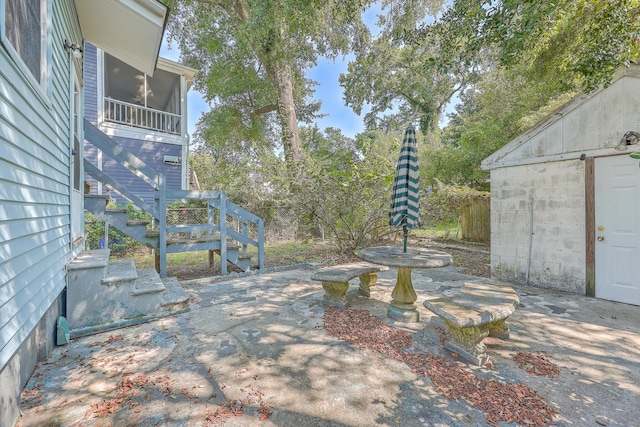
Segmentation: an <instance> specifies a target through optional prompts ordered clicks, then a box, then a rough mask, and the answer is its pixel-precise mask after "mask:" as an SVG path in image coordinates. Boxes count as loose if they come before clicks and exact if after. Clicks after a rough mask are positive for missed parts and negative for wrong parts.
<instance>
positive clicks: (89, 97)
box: [83, 43, 98, 126]
mask: <svg viewBox="0 0 640 427" xmlns="http://www.w3.org/2000/svg"><path fill="white" fill-rule="evenodd" d="M97 70H98V53H97V49H96V47H95V46H94V45H92V44H91V43H85V48H84V73H83V78H84V117H85V118H86V119H87V120H89V121H90V122H91V123H92V124H93V125H94V126H97V125H98V73H97Z"/></svg>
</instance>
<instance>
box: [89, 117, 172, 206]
mask: <svg viewBox="0 0 640 427" xmlns="http://www.w3.org/2000/svg"><path fill="white" fill-rule="evenodd" d="M84 137H85V139H86V140H87V141H88V142H90V143H91V144H92V145H93V146H95V147H96V148H98V149H99V150H101V151H102V152H103V153H104V154H106V155H108V156H109V157H111V158H112V159H113V160H115V161H116V162H118V163H119V164H120V165H122V166H124V167H125V168H127V169H129V171H131V173H133V174H134V175H136V176H137V177H139V178H140V179H142V180H143V181H144V182H146V183H147V184H149V185H150V186H151V187H153V188H154V189H155V190H159V182H160V180H159V175H162V174H159V173H157V172H156V171H155V170H153V169H152V168H151V167H150V166H148V165H147V164H146V163H145V162H143V161H142V160H140V159H139V158H138V157H136V156H135V155H133V154H132V153H130V152H129V151H128V150H127V149H126V148H124V147H123V146H122V145H120V144H118V143H117V142H115V141H114V140H113V139H111V138H109V137H108V136H107V135H105V134H104V133H103V132H102V131H101V130H100V129H98V128H97V127H95V126H94V125H93V124H92V123H91V122H90V121H88V120H87V119H84ZM141 209H142V208H141Z"/></svg>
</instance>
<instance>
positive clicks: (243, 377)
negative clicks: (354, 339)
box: [18, 267, 640, 427]
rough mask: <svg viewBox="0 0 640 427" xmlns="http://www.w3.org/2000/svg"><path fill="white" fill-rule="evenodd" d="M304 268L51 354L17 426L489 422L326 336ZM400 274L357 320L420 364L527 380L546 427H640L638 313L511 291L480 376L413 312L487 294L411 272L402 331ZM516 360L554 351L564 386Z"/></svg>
mask: <svg viewBox="0 0 640 427" xmlns="http://www.w3.org/2000/svg"><path fill="white" fill-rule="evenodd" d="M313 271H314V268H301V269H296V270H287V271H280V272H275V273H268V274H263V275H254V276H247V277H241V278H235V279H233V280H228V281H219V282H215V283H209V284H194V283H191V284H187V285H185V289H186V290H187V291H188V292H189V293H190V295H191V297H192V298H191V311H190V312H188V313H184V314H180V315H177V316H174V317H169V318H165V319H162V320H159V321H156V322H153V323H146V324H142V325H138V326H133V327H129V328H123V329H119V330H113V331H109V332H103V333H101V334H97V335H93V336H89V337H84V338H80V339H77V340H73V341H72V342H71V343H70V344H69V345H66V346H62V347H57V348H56V349H55V351H54V354H53V357H52V358H50V359H49V360H47V361H46V362H44V363H40V364H39V365H38V367H37V369H36V371H35V372H34V374H33V376H32V378H31V380H30V381H29V383H28V385H27V387H26V388H25V392H24V393H23V397H22V399H23V402H22V414H23V416H22V417H21V419H20V420H19V422H18V425H19V426H21V427H27V426H38V427H42V426H156V425H158V426H201V425H218V424H221V423H222V422H223V423H224V424H223V425H225V426H254V425H256V426H265V427H267V426H291V427H294V426H295V427H301V426H302V427H305V426H314V427H315V426H403V427H405V426H486V425H488V424H487V422H486V421H485V417H484V414H483V412H482V411H480V410H479V409H477V408H475V407H472V406H470V405H469V404H467V403H466V402H465V401H464V400H462V399H459V400H457V401H456V400H449V399H447V398H445V397H443V396H441V395H439V394H438V392H437V391H436V389H435V388H434V387H433V386H432V384H431V382H430V380H429V378H428V377H424V376H418V375H416V374H413V373H412V371H411V369H410V368H409V367H408V366H407V365H406V364H404V363H401V362H399V361H396V360H393V359H391V358H390V357H388V356H386V355H383V354H380V353H376V352H374V351H370V350H361V349H359V348H357V347H355V346H352V345H350V344H348V343H346V342H344V341H340V340H338V339H337V338H335V337H333V336H330V335H328V334H327V333H326V332H325V330H324V328H323V315H324V306H323V304H322V297H323V291H322V287H321V285H320V284H319V283H317V282H312V281H311V280H310V277H311V274H312V273H313ZM395 276H396V272H395V270H391V271H389V272H386V273H381V274H380V275H379V280H378V284H377V285H376V286H375V287H374V288H372V292H371V298H365V297H361V296H359V295H358V292H357V284H355V282H352V283H354V284H353V285H352V286H351V287H350V290H349V293H348V297H349V301H350V304H351V307H352V308H358V309H364V310H368V311H369V312H371V313H373V314H375V315H376V316H378V317H379V318H381V319H383V320H384V321H386V322H387V323H389V324H390V325H393V326H395V327H398V328H401V329H403V330H407V331H409V332H411V333H413V342H414V347H415V348H417V349H420V350H421V351H427V352H429V353H432V354H437V355H441V356H443V357H446V358H448V359H449V360H457V361H459V362H460V364H461V365H462V366H464V368H465V370H468V371H470V372H473V373H475V374H477V375H479V376H483V377H486V378H494V379H496V380H498V381H516V382H522V383H525V384H526V385H527V386H529V387H531V388H533V389H535V390H536V391H537V393H538V395H540V396H541V397H542V398H543V399H544V400H545V401H546V402H547V403H548V404H550V405H551V406H552V407H553V409H554V410H555V411H556V412H557V417H556V418H555V419H554V423H555V425H558V426H634V425H640V421H638V420H640V307H637V306H632V305H627V304H619V303H613V302H609V301H604V300H597V299H593V298H586V297H582V296H579V295H574V294H566V293H560V292H555V291H550V290H543V289H539V288H534V287H524V286H518V285H512V286H513V287H514V288H515V289H516V291H517V292H518V294H519V295H520V300H521V306H520V308H519V310H518V311H516V313H515V314H514V315H513V316H512V317H511V318H510V322H509V323H510V325H511V338H510V340H508V341H507V340H500V339H496V338H487V339H485V341H484V342H485V343H486V344H487V347H488V353H489V355H490V357H491V359H492V362H493V365H492V366H491V367H482V368H480V367H474V366H470V365H468V364H467V363H465V362H464V361H461V360H459V359H456V358H455V357H454V356H453V355H451V354H450V353H449V352H448V351H446V350H444V349H443V348H442V347H441V346H440V344H439V342H438V340H437V334H436V329H435V326H436V325H437V324H438V323H437V321H436V319H437V318H436V319H433V320H432V317H433V314H432V313H430V312H429V311H427V310H426V309H425V308H424V307H423V305H422V302H423V301H424V300H425V299H426V298H432V297H434V296H437V295H441V294H449V293H452V292H455V291H456V289H458V288H460V287H461V286H462V284H463V283H464V282H465V281H475V282H478V283H493V282H494V281H492V280H490V279H486V278H477V277H471V276H465V275H462V274H459V273H457V270H456V268H455V267H447V268H444V269H431V270H416V271H414V273H413V283H414V287H415V289H416V292H417V294H418V301H417V303H418V306H419V308H420V311H421V321H420V323H415V324H402V323H396V322H393V321H392V320H391V319H389V318H388V317H387V316H386V307H387V304H388V302H389V301H390V300H391V290H392V288H393V284H394V280H395ZM518 351H525V352H533V353H535V352H539V351H545V352H547V353H549V354H550V355H551V358H552V361H553V362H554V363H555V364H557V365H558V366H559V367H560V375H559V376H558V377H555V378H547V377H536V376H532V375H531V374H528V373H527V372H525V371H524V370H522V369H521V368H519V367H518V365H517V363H516V362H515V361H514V359H513V356H514V355H515V354H516V353H517V352H518ZM234 401H235V402H234ZM243 402H244V403H246V404H247V407H246V410H245V409H244V408H243V410H238V408H239V407H240V405H241V404H242V403H243ZM225 403H226V406H224V405H225ZM234 411H235V413H236V415H230V414H233V413H234ZM268 412H270V414H269V415H268V416H267V415H266V414H267V413H268ZM500 425H507V424H504V423H502V424H500Z"/></svg>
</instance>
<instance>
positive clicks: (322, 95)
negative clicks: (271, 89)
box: [160, 5, 381, 138]
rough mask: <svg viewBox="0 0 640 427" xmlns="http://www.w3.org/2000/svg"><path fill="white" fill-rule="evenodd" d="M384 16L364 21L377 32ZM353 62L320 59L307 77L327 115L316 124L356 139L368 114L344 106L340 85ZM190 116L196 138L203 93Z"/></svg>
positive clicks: (175, 54) (169, 50)
mask: <svg viewBox="0 0 640 427" xmlns="http://www.w3.org/2000/svg"><path fill="white" fill-rule="evenodd" d="M380 13H381V10H380V6H379V5H376V6H375V7H373V8H371V9H369V10H368V11H367V12H365V13H364V15H363V18H364V21H365V22H366V23H367V24H368V25H369V26H370V27H371V28H372V29H373V31H375V29H374V27H375V26H374V23H375V21H376V19H377V15H378V14H380ZM160 56H162V57H163V58H166V59H170V60H172V61H178V60H179V51H178V49H177V48H176V46H175V45H174V46H168V45H167V43H166V42H163V44H162V47H161V49H160ZM348 62H349V58H342V57H339V58H337V59H336V60H335V61H332V60H327V59H326V58H320V59H319V61H318V65H317V66H316V67H314V68H312V69H311V70H309V72H308V73H307V77H309V78H311V79H313V80H315V81H317V82H318V83H319V84H318V86H316V88H315V89H316V92H315V96H314V99H315V100H320V101H322V108H321V110H320V112H321V113H322V114H326V117H323V118H321V119H317V120H316V124H317V125H318V127H319V128H320V129H324V128H326V127H335V128H338V129H340V130H341V131H342V134H343V135H346V136H348V137H351V138H353V137H354V136H355V135H356V134H357V133H360V132H362V131H363V130H364V122H363V117H364V114H366V112H367V110H366V109H365V110H364V111H363V115H362V116H358V115H356V114H355V113H354V112H353V111H352V110H351V108H349V107H346V106H345V105H344V99H343V97H342V88H341V87H340V85H339V84H338V76H340V73H346V72H347V63H348ZM187 102H188V106H187V108H188V113H189V119H188V120H189V134H191V135H193V132H194V130H195V125H196V123H197V122H198V120H199V119H200V115H201V113H202V112H203V111H208V110H209V106H208V105H207V103H206V102H205V101H204V100H203V99H202V96H201V95H200V93H199V92H197V91H195V90H193V89H192V90H190V91H189V94H188V98H187Z"/></svg>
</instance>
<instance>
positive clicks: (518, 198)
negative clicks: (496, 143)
mask: <svg viewBox="0 0 640 427" xmlns="http://www.w3.org/2000/svg"><path fill="white" fill-rule="evenodd" d="M629 131H632V132H635V131H638V132H640V66H638V65H632V66H630V67H629V68H625V69H622V70H621V71H620V72H619V73H618V75H617V76H616V78H615V79H614V81H613V82H612V84H611V85H610V86H608V87H607V88H604V89H600V90H598V91H596V92H593V93H590V94H583V95H580V96H578V97H576V98H574V99H573V100H572V101H570V102H569V103H567V104H566V105H564V106H563V107H561V108H560V109H558V110H557V111H555V112H553V113H552V114H550V115H549V116H548V117H547V118H546V119H544V120H542V121H541V122H540V123H539V124H537V125H536V126H535V127H533V128H532V129H530V130H528V131H527V132H525V133H524V134H522V135H520V136H519V137H517V138H516V139H514V140H513V141H511V142H509V143H508V144H506V145H505V146H504V147H502V148H501V149H500V150H498V151H496V152H495V153H493V154H492V155H491V156H489V157H487V158H486V159H485V160H484V161H483V162H482V167H483V169H485V170H489V171H490V172H491V274H492V276H493V277H496V278H500V279H503V280H508V281H515V282H520V283H525V282H526V283H528V284H530V285H534V286H540V287H545V288H556V289H561V290H565V291H569V292H574V293H579V294H583V295H585V294H586V295H589V296H595V297H598V298H603V299H608V300H613V301H620V302H625V303H629V304H635V305H640V274H638V273H637V269H638V267H639V266H640V167H639V162H638V160H634V159H632V158H630V157H629V154H631V153H632V152H633V151H636V150H638V149H639V148H640V147H639V146H638V144H636V142H637V140H635V138H634V137H633V136H630V134H627V132H629ZM625 134H627V136H626V137H625Z"/></svg>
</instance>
